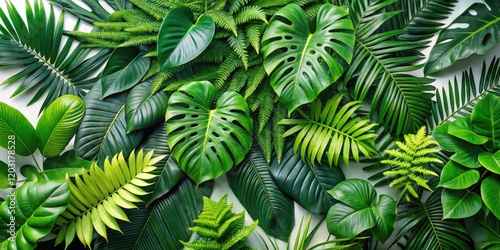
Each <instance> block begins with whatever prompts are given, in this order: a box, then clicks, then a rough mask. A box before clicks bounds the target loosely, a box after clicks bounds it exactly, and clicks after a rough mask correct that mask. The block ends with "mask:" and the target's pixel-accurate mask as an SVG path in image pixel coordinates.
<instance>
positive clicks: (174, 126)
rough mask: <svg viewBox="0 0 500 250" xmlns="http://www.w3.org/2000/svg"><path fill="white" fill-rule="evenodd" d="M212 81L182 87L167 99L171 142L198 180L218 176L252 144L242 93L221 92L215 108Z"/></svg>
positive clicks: (185, 167)
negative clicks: (213, 106) (213, 107)
mask: <svg viewBox="0 0 500 250" xmlns="http://www.w3.org/2000/svg"><path fill="white" fill-rule="evenodd" d="M214 97H215V88H214V87H213V86H212V84H211V83H210V82H207V81H202V82H192V83H190V84H187V85H184V86H182V87H181V88H180V89H179V90H178V91H177V92H175V93H173V94H172V96H171V97H170V99H169V100H168V104H169V106H168V108H167V113H166V116H165V119H166V121H167V134H169V137H168V145H169V146H170V148H171V150H172V152H171V153H172V155H173V156H174V157H175V158H176V159H177V162H178V163H179V167H180V168H181V169H182V170H184V171H185V172H186V173H187V174H188V176H189V177H191V178H192V179H193V180H194V181H195V182H196V183H198V184H199V183H202V182H204V181H207V180H211V179H215V178H217V177H219V176H220V175H222V174H223V173H225V172H227V171H228V170H229V169H231V167H233V166H234V165H235V164H238V163H239V162H241V161H242V160H243V159H244V157H245V155H246V153H247V152H248V150H249V149H250V146H251V145H252V132H253V123H252V119H251V118H250V115H249V110H248V106H247V104H246V102H245V100H244V99H243V97H241V96H240V95H239V94H237V93H235V92H226V93H224V94H222V95H221V96H220V97H219V99H218V100H217V103H216V104H215V109H212V105H213V104H212V102H213V100H214Z"/></svg>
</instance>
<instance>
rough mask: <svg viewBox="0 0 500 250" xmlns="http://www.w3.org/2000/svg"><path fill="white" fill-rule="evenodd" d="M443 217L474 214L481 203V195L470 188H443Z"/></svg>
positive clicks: (463, 216) (460, 216)
mask: <svg viewBox="0 0 500 250" xmlns="http://www.w3.org/2000/svg"><path fill="white" fill-rule="evenodd" d="M441 201H442V203H443V219H462V218H468V217H471V216H473V215H474V214H476V213H477V212H478V211H479V210H480V209H481V206H482V205H483V202H482V201H481V197H480V196H479V195H478V194H476V193H474V192H471V191H470V190H450V189H446V188H445V189H444V190H443V193H442V194H441Z"/></svg>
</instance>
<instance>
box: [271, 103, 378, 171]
mask: <svg viewBox="0 0 500 250" xmlns="http://www.w3.org/2000/svg"><path fill="white" fill-rule="evenodd" d="M342 97H343V94H337V95H335V96H333V97H332V98H330V100H329V101H328V102H327V103H326V105H325V106H323V105H322V104H321V101H319V100H316V101H315V102H313V103H312V104H311V105H310V112H309V114H310V115H308V114H306V113H305V112H303V111H299V112H300V113H301V114H302V116H303V117H304V118H302V119H283V120H281V122H280V123H279V124H282V125H292V126H293V127H291V128H290V129H289V130H288V131H287V132H285V134H284V135H283V136H285V137H286V136H290V135H293V134H297V137H296V138H295V143H294V147H293V148H294V151H295V152H297V151H298V150H299V148H300V155H301V157H302V159H304V160H305V161H307V162H308V163H309V164H311V165H314V163H315V162H321V160H322V159H323V156H324V154H326V155H327V157H328V164H329V165H330V166H332V165H335V166H337V164H338V161H339V158H340V156H341V155H342V156H343V160H344V163H346V164H349V157H350V156H352V158H353V159H354V160H355V161H358V162H359V152H361V153H362V154H363V155H364V156H366V157H370V156H371V155H372V154H375V153H376V152H377V151H376V150H375V144H374V142H373V139H372V138H373V137H376V136H377V134H375V133H372V132H370V130H371V129H372V128H373V127H375V126H376V125H377V124H370V121H369V120H367V119H364V120H363V119H361V118H360V117H356V116H353V115H354V113H355V112H356V111H357V110H358V109H359V108H360V107H361V102H359V101H352V102H349V103H347V104H345V105H343V106H342V105H340V103H341V100H342Z"/></svg>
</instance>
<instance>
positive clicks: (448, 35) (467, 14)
mask: <svg viewBox="0 0 500 250" xmlns="http://www.w3.org/2000/svg"><path fill="white" fill-rule="evenodd" d="M485 2H486V4H487V5H486V4H484V3H474V4H473V5H472V6H471V7H469V8H468V9H467V10H465V11H464V12H463V13H462V14H461V15H460V16H459V17H457V18H456V19H455V20H454V21H453V22H451V23H450V26H448V28H446V29H444V30H443V31H441V33H440V34H439V36H438V38H437V41H436V45H434V47H433V48H432V50H431V52H430V53H429V55H430V56H429V60H428V61H427V63H426V64H425V68H424V72H425V74H432V73H435V72H438V71H440V70H443V69H445V68H447V67H449V66H451V65H452V64H453V63H455V61H457V60H459V59H463V58H467V57H469V56H471V55H473V54H480V55H483V54H486V53H487V52H488V51H490V50H492V49H493V48H494V47H495V46H496V45H497V44H498V43H499V42H500V31H499V30H500V2H499V1H498V0H485ZM456 25H466V27H455V26H456Z"/></svg>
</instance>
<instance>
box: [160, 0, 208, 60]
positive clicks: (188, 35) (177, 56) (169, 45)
mask: <svg viewBox="0 0 500 250" xmlns="http://www.w3.org/2000/svg"><path fill="white" fill-rule="evenodd" d="M214 34H215V23H214V21H213V20H212V18H211V17H209V16H207V15H201V16H200V17H199V18H198V20H193V12H191V11H190V10H189V9H188V8H186V7H178V8H175V9H172V10H171V11H170V12H168V14H167V16H165V19H164V20H163V23H162V25H161V28H160V32H159V34H158V63H159V64H160V67H161V69H168V68H173V67H177V66H179V65H182V64H185V63H187V62H189V61H191V60H193V59H194V58H196V57H197V56H198V55H199V54H201V52H203V51H204V50H205V49H206V48H207V46H208V45H209V44H210V42H211V41H212V38H213V37H214Z"/></svg>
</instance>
